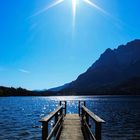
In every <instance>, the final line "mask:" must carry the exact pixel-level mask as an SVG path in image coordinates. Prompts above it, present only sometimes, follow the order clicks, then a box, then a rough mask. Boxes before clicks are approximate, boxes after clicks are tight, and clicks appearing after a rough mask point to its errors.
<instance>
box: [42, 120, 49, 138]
mask: <svg viewBox="0 0 140 140" xmlns="http://www.w3.org/2000/svg"><path fill="white" fill-rule="evenodd" d="M47 137H48V123H47V122H42V140H46V139H47Z"/></svg>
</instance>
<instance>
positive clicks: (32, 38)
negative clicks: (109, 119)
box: [0, 0, 140, 89]
mask: <svg viewBox="0 0 140 140" xmlns="http://www.w3.org/2000/svg"><path fill="white" fill-rule="evenodd" d="M72 1H73V7H72ZM76 3H77V5H75V0H64V1H63V2H61V0H57V1H56V0H0V85H1V86H13V87H19V86H21V87H23V88H27V89H48V88H51V87H56V86H60V85H63V84H65V83H67V82H71V81H72V80H75V79H76V78H77V76H78V75H79V74H81V73H83V72H85V71H86V70H87V68H88V67H90V66H91V65H92V64H93V63H94V62H95V60H97V59H98V58H99V56H100V54H101V53H103V52H104V51H105V49H106V48H116V47H117V46H118V45H120V44H125V43H127V42H128V41H131V40H133V39H136V38H140V0H90V1H88V0H77V1H76Z"/></svg>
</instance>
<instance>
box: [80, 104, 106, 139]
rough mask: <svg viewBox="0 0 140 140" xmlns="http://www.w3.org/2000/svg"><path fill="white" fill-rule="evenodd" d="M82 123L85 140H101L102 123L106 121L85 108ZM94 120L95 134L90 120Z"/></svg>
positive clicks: (82, 109)
mask: <svg viewBox="0 0 140 140" xmlns="http://www.w3.org/2000/svg"><path fill="white" fill-rule="evenodd" d="M80 116H81V123H82V131H83V134H84V138H85V140H101V129H102V123H104V122H105V121H104V120H102V119H101V118H99V117H98V116H97V115H95V114H94V113H93V112H91V111H90V110H89V109H88V108H86V107H85V106H82V107H81V114H80ZM90 119H91V120H93V122H94V123H95V134H94V133H93V132H92V130H91V125H90V121H89V120H90Z"/></svg>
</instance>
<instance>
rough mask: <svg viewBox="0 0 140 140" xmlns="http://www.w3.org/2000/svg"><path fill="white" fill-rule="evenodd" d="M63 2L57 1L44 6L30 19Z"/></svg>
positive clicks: (61, 0)
mask: <svg viewBox="0 0 140 140" xmlns="http://www.w3.org/2000/svg"><path fill="white" fill-rule="evenodd" d="M63 1H64V0H57V1H55V2H53V3H52V4H50V5H48V6H46V7H45V8H44V9H42V10H40V11H38V12H36V13H35V14H34V15H32V17H33V16H37V15H40V14H41V13H44V12H46V11H47V10H48V9H50V8H52V7H54V6H56V5H58V4H60V3H62V2H63Z"/></svg>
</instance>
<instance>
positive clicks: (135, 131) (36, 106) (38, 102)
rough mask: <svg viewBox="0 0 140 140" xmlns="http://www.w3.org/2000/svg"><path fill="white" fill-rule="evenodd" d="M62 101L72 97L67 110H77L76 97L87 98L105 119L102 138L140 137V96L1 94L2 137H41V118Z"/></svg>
mask: <svg viewBox="0 0 140 140" xmlns="http://www.w3.org/2000/svg"><path fill="white" fill-rule="evenodd" d="M60 100H70V101H68V104H67V105H68V106H67V107H68V110H67V113H77V106H78V104H77V102H76V100H85V101H86V106H87V107H88V108H89V109H90V110H91V111H93V112H94V113H96V114H97V115H98V116H100V117H101V118H102V119H104V120H105V121H106V123H105V124H103V128H102V138H103V140H140V96H137V97H132V96H123V97H121V96H113V97H112V96H88V97H86V96H85V97H74V96H70V97H64V96H63V97H0V140H40V139H41V128H40V126H41V123H39V122H38V121H39V120H40V118H42V117H44V116H46V115H47V114H48V113H49V112H51V111H53V110H54V109H55V108H56V107H57V106H58V105H59V101H60ZM52 124H53V122H52Z"/></svg>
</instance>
